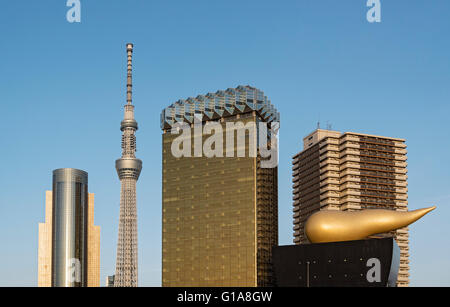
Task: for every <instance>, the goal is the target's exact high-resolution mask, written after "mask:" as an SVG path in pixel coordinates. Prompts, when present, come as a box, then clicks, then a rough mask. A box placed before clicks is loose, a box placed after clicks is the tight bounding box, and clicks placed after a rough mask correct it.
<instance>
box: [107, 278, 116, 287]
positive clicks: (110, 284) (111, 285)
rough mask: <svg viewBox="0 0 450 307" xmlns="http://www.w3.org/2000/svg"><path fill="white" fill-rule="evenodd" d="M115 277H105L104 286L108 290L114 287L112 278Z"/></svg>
mask: <svg viewBox="0 0 450 307" xmlns="http://www.w3.org/2000/svg"><path fill="white" fill-rule="evenodd" d="M115 277H116V275H111V276H106V284H105V286H106V287H108V288H111V287H114V278H115Z"/></svg>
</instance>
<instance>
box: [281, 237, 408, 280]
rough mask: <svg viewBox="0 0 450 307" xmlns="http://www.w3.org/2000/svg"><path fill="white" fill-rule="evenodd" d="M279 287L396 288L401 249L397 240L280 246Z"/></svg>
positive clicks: (384, 239)
mask: <svg viewBox="0 0 450 307" xmlns="http://www.w3.org/2000/svg"><path fill="white" fill-rule="evenodd" d="M273 263H274V273H275V280H276V286H278V287H386V286H389V287H395V285H396V282H397V274H398V268H399V264H400V249H399V248H398V246H397V244H396V243H395V240H394V239H393V238H383V239H367V240H359V241H345V242H333V243H319V244H302V245H289V246H277V247H275V248H274V250H273Z"/></svg>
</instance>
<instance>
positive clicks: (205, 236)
mask: <svg viewBox="0 0 450 307" xmlns="http://www.w3.org/2000/svg"><path fill="white" fill-rule="evenodd" d="M195 116H197V118H202V121H201V129H202V130H203V128H204V127H205V125H206V124H207V123H208V122H209V123H211V122H216V123H219V124H220V126H221V127H222V129H223V130H222V133H223V134H222V135H221V136H220V137H222V136H223V146H224V147H225V145H226V143H227V141H228V140H226V135H227V132H230V131H229V130H230V128H229V126H227V123H228V124H229V123H233V124H237V123H241V124H243V125H242V126H240V128H236V129H234V131H231V132H232V133H233V134H234V133H235V132H236V134H234V135H235V136H236V135H237V134H239V133H240V132H244V133H245V135H246V137H245V153H246V154H245V156H239V155H238V154H237V152H238V150H239V146H242V144H241V145H239V144H238V142H234V144H233V146H232V151H233V153H234V154H233V156H231V155H230V156H228V155H225V154H224V155H223V156H222V157H220V156H215V157H206V156H205V155H202V156H199V155H197V156H195V157H177V156H176V155H174V154H173V144H174V142H175V140H176V138H179V137H180V135H179V134H172V128H174V127H175V126H176V123H186V124H187V125H189V126H188V127H190V128H189V129H190V132H192V133H191V135H190V136H188V137H187V138H189V139H190V140H189V141H190V142H189V143H190V145H189V148H188V149H189V150H190V151H191V152H193V153H195V152H196V151H197V152H198V148H195V147H196V146H198V143H197V144H196V142H197V141H196V139H197V140H201V143H202V144H205V142H207V139H208V137H209V135H206V134H204V133H202V132H200V137H199V132H198V131H196V127H195V125H194V122H195V118H194V117H195ZM259 122H269V123H270V122H279V114H278V113H277V111H276V110H275V108H274V107H273V106H272V105H271V103H270V101H269V100H268V99H267V97H265V96H264V94H263V92H261V91H260V90H258V89H255V88H252V87H250V86H239V87H237V88H234V89H227V90H225V91H218V92H216V93H214V94H207V95H205V96H197V97H196V98H189V99H187V100H180V101H178V102H176V103H174V104H173V105H171V106H169V107H168V108H166V109H164V110H163V112H162V115H161V128H162V130H163V134H162V142H163V153H162V156H163V158H162V159H163V167H162V169H163V174H162V176H163V184H162V185H163V187H162V189H163V191H162V202H163V203H162V211H163V217H162V218H163V221H162V227H163V229H162V237H163V238H162V240H163V242H162V268H163V270H162V285H163V286H270V285H272V283H273V277H272V247H273V246H276V245H278V214H277V212H278V195H277V188H278V187H277V183H278V179H277V172H278V170H277V167H276V166H275V167H273V168H262V167H261V162H262V158H261V155H260V153H259V151H258V154H257V155H256V156H251V155H250V149H249V148H250V147H251V145H252V143H251V142H256V136H255V135H253V136H251V133H250V131H248V130H246V128H245V127H248V124H249V123H250V124H252V123H253V124H255V127H258V125H257V124H258V123H259ZM174 129H175V128H174ZM257 129H259V128H257ZM198 137H199V138H198ZM268 138H269V140H270V135H269V137H268ZM186 144H188V143H186ZM215 146H220V145H218V144H216V145H215Z"/></svg>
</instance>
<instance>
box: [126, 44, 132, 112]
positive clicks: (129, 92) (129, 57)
mask: <svg viewBox="0 0 450 307" xmlns="http://www.w3.org/2000/svg"><path fill="white" fill-rule="evenodd" d="M132 57H133V44H131V43H128V44H127V103H128V104H132V100H133V97H132V95H133V64H132Z"/></svg>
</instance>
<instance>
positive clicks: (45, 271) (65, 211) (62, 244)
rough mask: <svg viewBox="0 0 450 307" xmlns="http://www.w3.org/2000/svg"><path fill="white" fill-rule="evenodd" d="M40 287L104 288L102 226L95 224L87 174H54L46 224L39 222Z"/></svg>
mask: <svg viewBox="0 0 450 307" xmlns="http://www.w3.org/2000/svg"><path fill="white" fill-rule="evenodd" d="M38 286H39V287H99V286H100V226H95V225H94V194H92V193H91V194H90V193H88V174H87V173H86V172H84V171H81V170H77V169H72V168H63V169H57V170H55V171H53V191H46V200H45V223H39V248H38Z"/></svg>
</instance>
